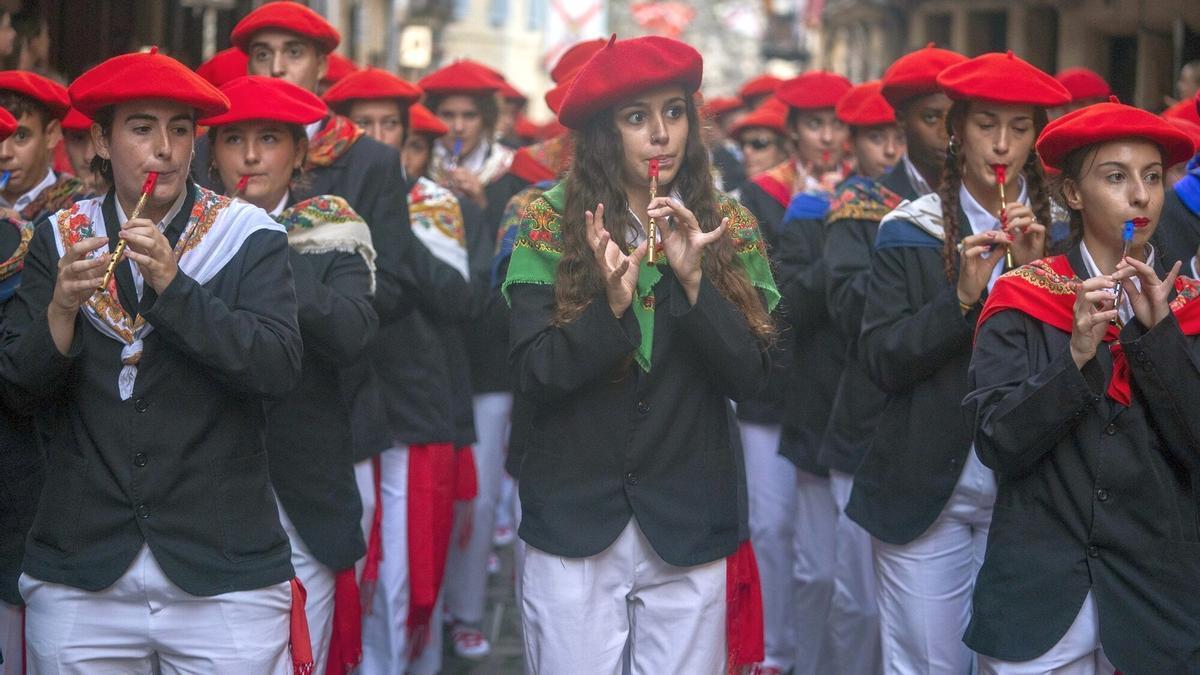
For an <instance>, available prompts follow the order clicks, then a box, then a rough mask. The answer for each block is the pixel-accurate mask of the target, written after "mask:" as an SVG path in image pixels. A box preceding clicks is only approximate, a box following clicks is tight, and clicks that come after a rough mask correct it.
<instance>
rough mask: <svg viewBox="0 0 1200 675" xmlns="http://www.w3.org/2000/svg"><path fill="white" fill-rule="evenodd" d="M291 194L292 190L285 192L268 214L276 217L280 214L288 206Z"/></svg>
mask: <svg viewBox="0 0 1200 675" xmlns="http://www.w3.org/2000/svg"><path fill="white" fill-rule="evenodd" d="M291 196H292V192H291V190H288V191H286V192H284V193H283V198H282V199H280V200H279V203H278V204H276V205H275V208H273V209H271V210H270V211H268V212H267V213H268V215H270V216H271V217H272V218H274V217H275V216H278V215H279V214H281V213H283V210H284V209H285V208H287V203H288V198H289V197H291Z"/></svg>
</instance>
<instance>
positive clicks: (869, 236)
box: [820, 165, 920, 474]
mask: <svg viewBox="0 0 1200 675" xmlns="http://www.w3.org/2000/svg"><path fill="white" fill-rule="evenodd" d="M879 182H880V184H882V185H883V187H885V188H887V189H889V190H891V191H892V192H894V193H896V194H897V195H899V196H901V197H903V198H904V199H916V198H917V197H919V196H920V195H918V194H917V193H916V191H915V190H914V189H913V188H912V186H911V184H910V183H909V181H908V174H907V172H906V171H905V170H904V166H903V165H897V166H896V167H895V168H894V169H893V170H892V171H890V172H889V173H888V174H887V175H885V176H883V177H882V178H880V179H879ZM878 230H879V221H877V220H872V219H866V218H839V219H836V220H831V221H830V222H829V223H828V224H827V225H826V233H825V247H824V249H823V251H822V257H823V259H824V264H825V268H826V270H828V282H827V283H826V287H825V292H826V301H827V303H828V307H829V317H830V321H831V323H832V325H833V328H834V330H835V331H836V332H837V335H838V338H839V341H840V343H841V345H842V349H843V350H844V351H843V353H842V355H841V358H842V362H843V367H842V371H841V376H840V378H839V380H838V384H837V391H836V393H835V394H834V399H833V405H832V410H831V411H830V416H829V424H828V425H827V426H826V428H825V436H824V438H823V439H822V442H821V453H820V461H821V463H822V464H824V465H826V466H828V467H830V468H833V469H836V470H838V471H841V472H842V473H849V474H852V473H854V472H855V471H857V469H858V465H859V464H860V463H861V462H862V458H863V456H864V455H865V454H866V451H867V446H868V444H870V442H871V439H872V438H873V437H874V435H875V429H876V427H877V426H878V424H879V414H880V412H881V411H882V410H883V406H884V402H885V400H886V398H885V396H884V393H883V391H882V390H880V389H879V387H878V386H877V385H876V384H875V383H874V382H873V381H872V380H871V378H870V376H869V375H868V374H867V365H866V362H865V361H864V359H863V358H862V351H861V349H860V347H859V335H860V333H861V332H862V320H863V308H864V306H865V305H866V300H867V282H868V279H869V278H870V273H871V258H872V256H873V255H874V251H875V234H876V233H877V232H878Z"/></svg>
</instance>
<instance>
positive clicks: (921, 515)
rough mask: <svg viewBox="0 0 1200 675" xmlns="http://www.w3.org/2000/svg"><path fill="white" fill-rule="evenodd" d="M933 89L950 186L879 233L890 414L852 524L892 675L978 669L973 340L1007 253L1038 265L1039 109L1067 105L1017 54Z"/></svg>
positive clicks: (989, 492)
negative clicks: (868, 559) (865, 537)
mask: <svg viewBox="0 0 1200 675" xmlns="http://www.w3.org/2000/svg"><path fill="white" fill-rule="evenodd" d="M937 82H938V85H939V86H940V87H941V88H942V90H943V91H945V93H946V94H947V95H948V96H949V97H950V98H951V99H952V100H953V101H954V103H953V105H952V106H951V109H950V112H949V114H948V115H947V118H946V125H947V131H948V132H949V135H950V148H949V152H948V153H947V156H946V161H945V166H944V169H943V177H942V182H941V188H940V189H939V191H938V192H937V193H934V194H929V195H926V196H924V197H920V198H918V199H916V200H914V201H911V202H904V203H902V204H901V205H900V206H899V207H897V208H896V209H895V210H894V211H892V212H891V213H889V214H888V215H887V216H885V217H884V218H883V220H882V222H881V223H880V226H879V233H878V236H877V238H876V241H875V255H874V258H873V261H872V268H871V272H870V280H869V282H868V291H867V297H866V306H865V309H864V314H863V327H862V341H861V343H860V345H859V348H860V350H861V351H862V354H863V358H864V360H865V362H866V367H867V371H868V373H869V375H870V376H871V378H872V379H873V380H875V382H876V383H877V384H878V385H879V386H880V387H881V388H882V389H883V391H884V392H885V394H886V395H887V402H886V404H885V407H884V411H883V413H882V416H881V417H880V421H879V427H878V429H877V431H876V434H875V436H874V438H873V440H872V441H871V443H870V446H869V447H868V449H867V453H866V456H865V457H864V459H863V461H862V464H861V465H860V466H859V469H858V472H857V473H856V474H855V480H854V490H853V492H852V494H851V497H850V503H849V505H848V506H847V507H846V513H847V515H848V516H850V517H851V518H852V519H854V520H855V521H856V522H857V523H858V524H859V525H861V526H862V527H863V528H864V529H866V530H867V531H868V532H869V533H870V534H871V535H872V538H873V539H872V544H873V552H874V558H875V570H876V574H877V577H878V582H879V610H880V623H881V626H880V629H881V631H880V632H881V642H882V645H883V663H884V664H885V668H886V672H888V673H952V674H965V673H969V672H970V670H971V653H970V651H969V650H968V649H967V648H966V647H965V646H964V645H963V644H962V635H963V631H964V630H965V629H966V626H967V622H968V619H969V618H970V607H971V605H970V600H971V589H972V587H973V584H974V580H975V574H976V572H977V571H978V569H979V565H980V563H981V562H982V560H983V552H984V544H985V542H986V539H987V532H988V527H989V524H990V522H991V516H992V502H993V500H994V498H995V494H996V487H995V479H994V478H993V477H992V473H991V471H990V470H989V469H987V468H986V467H985V466H983V465H982V464H981V463H980V462H979V459H978V457H976V455H975V452H974V450H973V449H972V447H971V430H970V428H968V426H967V425H965V424H963V423H961V422H960V421H958V420H960V419H961V418H960V417H959V414H958V408H959V404H960V403H961V401H962V398H963V396H964V395H965V394H966V393H967V386H966V385H967V364H968V361H969V358H970V352H971V335H972V330H973V328H974V326H975V323H976V320H977V319H978V317H979V309H980V305H981V304H982V299H983V298H984V297H985V296H986V295H987V291H988V289H989V288H990V287H991V285H992V284H993V283H994V282H995V280H996V279H997V278H998V277H999V276H1000V275H1001V274H1002V273H1003V272H1004V271H1005V270H1004V267H1005V258H1006V253H1010V254H1011V257H1012V259H1013V261H1014V262H1015V264H1017V265H1020V264H1024V263H1027V262H1031V261H1033V260H1036V259H1038V258H1041V257H1042V256H1043V255H1045V241H1046V228H1045V225H1044V224H1045V223H1047V222H1049V203H1048V198H1047V193H1046V189H1045V178H1044V176H1043V175H1042V171H1041V164H1040V161H1039V160H1038V158H1037V156H1036V154H1034V151H1033V145H1034V141H1035V140H1036V138H1037V135H1038V132H1039V131H1041V128H1042V127H1043V126H1044V125H1045V123H1046V108H1047V107H1050V106H1054V105H1061V104H1062V103H1065V102H1066V101H1067V100H1068V99H1069V94H1068V93H1067V92H1066V90H1065V89H1064V88H1063V87H1062V85H1060V84H1059V83H1058V82H1057V81H1056V80H1054V78H1052V77H1050V76H1049V75H1047V74H1046V73H1043V72H1042V71H1040V70H1038V69H1037V68H1035V67H1033V66H1032V65H1030V64H1028V63H1026V62H1025V61H1022V60H1020V59H1018V58H1016V57H1015V56H1013V55H1012V53H1011V52H1010V53H1008V54H985V55H983V56H979V57H976V58H974V59H970V60H968V61H964V62H961V63H958V64H956V65H952V66H949V67H947V68H946V69H945V70H943V71H942V72H941V73H940V74H939V75H938V78H937ZM998 167H1003V168H998ZM998 175H1002V176H1004V177H1005V179H1006V180H1005V182H1004V184H1003V185H999V184H998V181H997V176H998ZM1001 190H1003V194H1005V195H1006V196H1007V200H1006V201H1008V203H1003V202H1002V200H1001V198H1000V195H1001ZM935 421H936V422H935Z"/></svg>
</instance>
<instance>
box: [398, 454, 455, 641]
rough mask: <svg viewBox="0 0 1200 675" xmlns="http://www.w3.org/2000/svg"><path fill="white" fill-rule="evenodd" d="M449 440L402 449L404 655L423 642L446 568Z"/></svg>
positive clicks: (450, 524)
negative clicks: (405, 460) (405, 570)
mask: <svg viewBox="0 0 1200 675" xmlns="http://www.w3.org/2000/svg"><path fill="white" fill-rule="evenodd" d="M457 462H458V459H457V457H456V453H455V451H454V446H453V445H452V444H450V443H428V444H422V445H410V446H409V447H408V576H409V592H410V601H409V605H408V616H407V617H406V619H405V625H406V626H407V631H408V645H409V649H408V651H409V658H410V659H411V658H416V656H417V655H419V654H420V653H421V651H422V650H423V649H424V648H425V645H426V644H427V643H428V642H429V631H430V630H432V628H431V627H430V625H429V623H430V620H431V619H432V618H433V608H434V605H436V604H437V599H438V593H439V592H440V591H441V588H442V579H443V577H444V576H445V572H446V557H447V555H448V554H449V552H450V535H451V531H452V530H453V528H454V496H455V491H456V487H457V481H456V479H455V473H456V471H455V469H456V467H457Z"/></svg>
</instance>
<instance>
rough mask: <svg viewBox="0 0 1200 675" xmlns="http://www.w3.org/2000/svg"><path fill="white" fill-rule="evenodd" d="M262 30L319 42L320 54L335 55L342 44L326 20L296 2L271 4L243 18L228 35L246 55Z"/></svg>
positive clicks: (340, 38) (334, 29)
mask: <svg viewBox="0 0 1200 675" xmlns="http://www.w3.org/2000/svg"><path fill="white" fill-rule="evenodd" d="M263 30H282V31H287V32H289V33H295V34H296V35H299V36H300V37H304V38H308V39H309V40H312V41H313V42H315V43H317V46H318V47H319V48H320V49H321V51H323V52H325V53H329V52H332V51H333V50H334V49H336V48H337V46H338V43H339V42H341V41H342V36H341V35H339V34H338V32H337V29H336V28H334V27H333V26H332V25H331V24H330V23H329V22H328V21H326V20H325V17H323V16H321V15H320V14H317V13H316V12H314V11H313V10H311V9H309V8H307V7H305V6H304V5H301V4H299V3H295V2H268V3H267V4H265V5H263V6H261V7H259V8H258V9H256V10H254V11H253V12H250V13H249V14H247V15H246V16H244V17H242V20H241V21H239V22H237V25H236V26H234V27H233V32H232V33H230V34H229V40H230V41H231V42H233V44H234V46H235V47H237V48H238V49H240V50H242V51H244V52H246V51H249V50H250V40H251V38H253V37H254V34H255V33H258V32H259V31H263Z"/></svg>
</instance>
